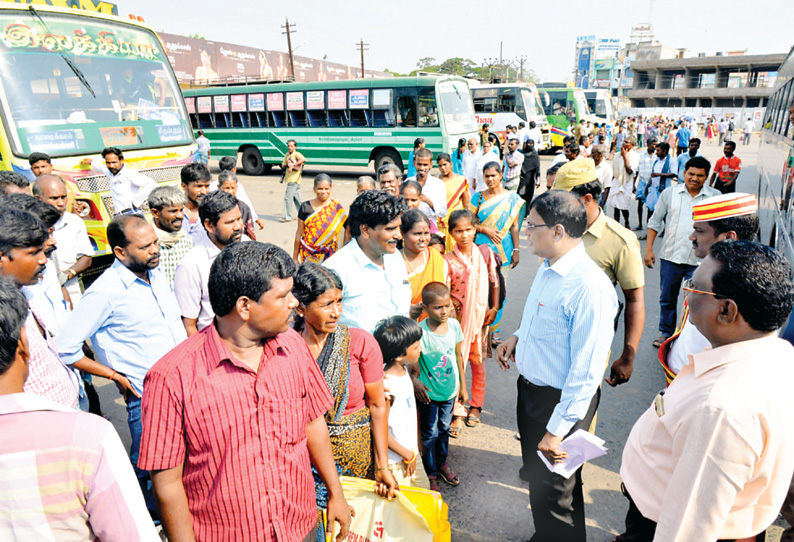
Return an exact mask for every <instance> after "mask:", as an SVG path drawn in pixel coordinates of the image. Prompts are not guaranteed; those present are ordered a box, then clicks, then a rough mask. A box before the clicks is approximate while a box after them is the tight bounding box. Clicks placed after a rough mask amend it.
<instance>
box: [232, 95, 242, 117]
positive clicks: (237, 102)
mask: <svg viewBox="0 0 794 542" xmlns="http://www.w3.org/2000/svg"><path fill="white" fill-rule="evenodd" d="M243 111H245V94H235V95H233V96H232V112H234V113H239V112H243Z"/></svg>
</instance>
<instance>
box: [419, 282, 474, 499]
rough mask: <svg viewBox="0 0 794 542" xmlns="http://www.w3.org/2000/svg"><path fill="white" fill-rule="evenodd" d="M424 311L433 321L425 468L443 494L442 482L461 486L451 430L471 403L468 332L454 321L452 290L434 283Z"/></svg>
mask: <svg viewBox="0 0 794 542" xmlns="http://www.w3.org/2000/svg"><path fill="white" fill-rule="evenodd" d="M422 309H423V310H424V311H425V312H427V316H428V317H427V318H426V319H425V320H423V321H422V322H421V323H420V324H419V327H421V329H422V353H421V355H420V356H419V382H417V383H416V389H417V390H419V391H417V397H418V398H419V426H420V430H421V435H422V449H423V451H424V453H423V456H422V462H423V463H424V466H425V471H426V472H427V477H428V478H429V480H430V489H432V490H434V491H438V482H437V476H439V475H440V476H441V478H443V479H444V481H445V482H446V483H448V484H449V485H451V486H456V485H458V484H459V483H460V478H459V477H458V475H457V474H455V472H453V471H452V469H450V468H449V465H448V464H447V455H448V453H449V429H450V424H451V423H452V409H453V408H454V406H455V400H456V399H458V400H460V401H461V403H465V402H466V401H467V400H468V398H469V397H468V393H467V392H466V381H465V372H464V371H465V369H464V367H463V354H462V350H463V344H464V340H463V331H461V328H460V324H459V323H458V321H457V320H455V319H454V318H452V319H450V316H451V315H452V300H451V298H450V295H449V288H447V286H446V285H445V284H442V283H441V282H431V283H429V284H427V285H426V286H425V287H424V288H423V289H422Z"/></svg>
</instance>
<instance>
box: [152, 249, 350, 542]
mask: <svg viewBox="0 0 794 542" xmlns="http://www.w3.org/2000/svg"><path fill="white" fill-rule="evenodd" d="M294 271H295V264H294V263H293V261H292V259H291V258H290V257H289V255H288V254H287V253H286V252H284V251H283V250H282V249H280V248H278V247H276V246H274V245H271V244H263V243H257V242H250V243H237V244H234V245H230V246H228V247H227V248H225V249H224V250H223V252H221V253H220V254H219V255H218V257H217V258H216V260H215V262H214V263H213V265H212V270H211V271H210V276H209V292H210V303H211V304H212V309H213V311H214V312H215V321H214V323H213V324H212V325H210V326H208V327H206V328H205V329H203V330H202V331H200V332H199V333H197V334H196V335H193V336H192V337H190V338H189V339H187V340H186V341H185V342H183V343H182V344H180V345H179V346H177V347H176V348H175V349H173V350H172V351H171V352H169V353H168V354H166V355H165V356H164V357H163V358H162V359H161V360H160V361H158V362H157V363H156V364H155V365H154V367H152V368H151V369H150V370H149V372H148V373H147V375H146V380H145V384H144V393H143V438H142V440H141V451H140V458H139V460H138V465H139V466H140V467H141V468H143V469H146V470H149V471H152V481H153V483H154V490H155V494H156V495H157V498H158V500H159V502H160V507H161V514H162V518H163V523H164V525H165V528H166V531H167V533H168V538H169V540H170V541H171V542H183V541H194V540H196V541H199V542H227V541H230V540H233V541H235V542H245V541H251V542H259V541H285V542H293V541H300V540H306V541H308V540H313V539H314V536H315V534H314V527H315V524H316V521H317V511H316V502H315V496H314V480H313V477H312V473H311V464H314V466H315V467H316V468H317V471H318V472H319V473H320V476H321V477H322V478H323V481H324V482H325V483H326V485H327V486H328V494H329V499H328V524H329V529H328V530H329V531H330V530H332V528H333V522H334V521H337V522H339V524H340V526H341V532H340V534H339V536H338V537H337V540H340V541H341V540H343V539H344V538H345V537H346V536H347V530H348V527H349V525H350V510H349V507H348V506H347V503H346V501H345V498H344V495H343V494H342V487H341V484H340V483H339V478H338V476H337V473H336V466H335V464H334V459H333V456H332V452H331V442H330V439H329V437H328V429H327V427H326V424H325V419H324V417H323V415H324V413H325V412H326V411H327V410H328V409H329V408H330V406H331V405H332V403H333V397H332V396H331V394H330V393H329V392H328V388H327V386H326V384H325V379H324V378H323V376H322V374H320V371H319V369H318V368H317V364H316V363H315V362H314V360H313V358H312V357H311V354H310V353H309V350H308V347H307V346H306V343H305V342H304V341H303V340H302V339H301V337H300V335H298V334H297V333H296V332H295V331H293V330H292V329H289V320H290V318H291V315H292V311H293V309H294V308H295V307H296V306H297V304H298V302H297V301H296V299H295V298H294V297H293V295H292V274H293V272H294ZM310 461H311V464H310ZM307 533H308V534H307Z"/></svg>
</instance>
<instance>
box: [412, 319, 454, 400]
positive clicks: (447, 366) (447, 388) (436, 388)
mask: <svg viewBox="0 0 794 542" xmlns="http://www.w3.org/2000/svg"><path fill="white" fill-rule="evenodd" d="M428 320H429V318H428V319H425V320H423V321H422V322H420V323H419V326H420V327H421V328H422V354H421V355H420V356H419V371H420V374H419V380H420V381H421V382H422V383H423V384H424V385H425V386H427V395H428V396H429V397H430V399H431V400H432V401H449V400H450V399H452V398H454V397H455V395H456V394H457V391H458V381H459V380H460V375H459V373H458V360H457V357H456V355H455V347H456V346H457V345H458V343H459V342H461V341H462V340H463V330H461V328H460V323H459V322H458V321H457V320H455V319H454V318H450V319H449V320H447V326H448V329H447V332H446V333H445V334H443V335H439V334H437V333H434V332H432V331H430V328H429V327H428V325H427V322H428Z"/></svg>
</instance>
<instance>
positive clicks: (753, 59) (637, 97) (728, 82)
mask: <svg viewBox="0 0 794 542" xmlns="http://www.w3.org/2000/svg"><path fill="white" fill-rule="evenodd" d="M640 45H642V44H640ZM640 53H650V51H648V52H646V51H643V50H642V48H641V49H640V50H638V51H637V55H636V59H635V60H633V61H632V62H631V70H632V72H633V81H632V87H631V90H629V91H628V97H629V99H630V100H631V107H632V108H709V109H720V108H723V109H724V108H728V109H732V110H735V109H746V110H752V109H762V108H764V107H765V106H766V102H767V100H768V98H769V96H770V95H771V94H772V87H773V86H774V84H775V78H776V77H777V70H778V67H779V66H780V65H781V64H782V63H783V61H784V60H785V59H786V53H780V54H767V55H746V54H744V52H743V51H735V52H731V53H727V54H723V53H717V54H716V55H715V56H705V55H698V56H696V57H688V56H686V51H685V50H679V55H678V56H676V57H675V58H660V57H659V56H657V55H653V54H640Z"/></svg>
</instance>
